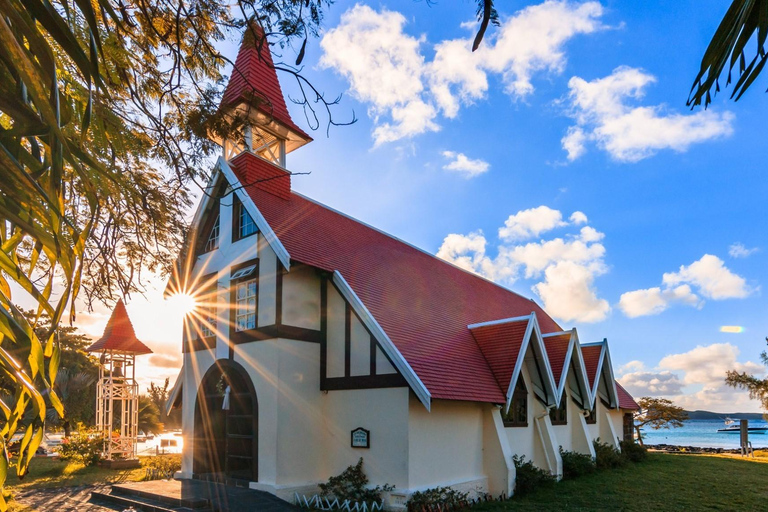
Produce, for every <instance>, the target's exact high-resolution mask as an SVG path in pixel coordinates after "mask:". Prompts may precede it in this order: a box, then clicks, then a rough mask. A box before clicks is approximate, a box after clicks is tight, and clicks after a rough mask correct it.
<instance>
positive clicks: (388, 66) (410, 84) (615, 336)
mask: <svg viewBox="0 0 768 512" xmlns="http://www.w3.org/2000/svg"><path fill="white" fill-rule="evenodd" d="M497 8H498V9H499V10H500V15H501V22H502V26H501V27H498V28H496V27H492V28H491V29H489V32H488V34H487V36H486V40H485V41H484V42H483V47H482V48H481V50H480V51H478V52H477V53H475V54H470V53H469V52H467V51H466V49H467V48H469V46H470V45H471V38H472V37H473V36H474V29H475V25H474V20H473V14H474V9H475V7H474V2H442V3H436V4H432V5H430V4H429V3H427V2H412V1H389V2H375V3H359V4H354V3H351V2H342V1H339V2H337V3H335V4H334V5H333V6H332V7H331V8H330V10H329V11H328V13H327V17H326V19H325V22H324V30H325V32H324V34H323V35H322V36H321V38H320V40H312V41H310V43H309V46H308V49H307V57H306V60H305V69H304V74H305V75H306V76H307V77H308V78H309V79H310V80H311V81H312V82H313V83H314V84H315V85H316V86H317V87H318V88H319V89H320V90H323V91H325V92H326V93H327V95H328V96H329V97H335V96H336V95H338V94H340V93H343V94H344V96H343V99H342V101H341V103H340V104H339V105H337V106H336V107H334V108H333V115H334V117H335V118H336V119H337V120H340V121H343V120H345V119H348V118H349V117H350V116H351V115H352V112H353V111H354V112H355V114H356V115H357V118H358V122H357V123H355V124H354V125H352V126H347V127H332V128H331V130H330V135H329V136H328V137H326V134H325V130H324V128H325V126H322V129H321V130H318V131H316V132H313V133H312V135H313V137H314V138H315V141H314V142H313V143H312V144H310V145H308V146H306V147H304V148H302V149H300V150H298V151H296V152H295V153H292V154H290V155H289V157H288V167H289V169H290V170H292V171H296V172H306V171H311V173H312V174H311V175H309V176H297V177H295V178H294V180H293V184H294V189H295V190H297V191H299V192H302V193H304V194H306V195H309V196H310V197H313V198H315V199H317V200H319V201H321V202H324V203H326V204H328V205H330V206H332V207H334V208H337V209H339V210H341V211H344V212H345V213H348V214H350V215H352V216H354V217H356V218H359V219H361V220H363V221H365V222H368V223H370V224H373V225H375V226H377V227H379V228H381V229H383V230H385V231H387V232H389V233H391V234H393V235H395V236H397V237H399V238H402V239H404V240H407V241H409V242H411V243H413V244H415V245H417V246H419V247H422V248H424V249H425V250H428V251H430V252H432V253H436V254H437V253H438V252H439V253H440V255H441V256H443V257H446V258H447V259H452V260H453V261H455V262H456V263H457V264H460V265H464V266H465V267H468V268H471V269H472V270H474V271H476V272H479V273H482V274H484V275H486V276H489V277H492V278H494V279H496V280H498V281H499V282H501V283H502V284H504V285H505V286H508V287H510V288H511V289H513V290H515V291H516V292H518V293H521V294H522V295H525V296H527V297H532V298H534V299H535V300H537V302H539V303H542V304H543V305H544V306H545V308H546V309H547V310H548V311H550V313H552V314H553V315H554V316H555V317H556V318H557V319H558V320H559V321H560V323H561V325H563V326H564V327H572V326H575V327H577V328H578V330H579V336H580V339H581V340H582V341H590V340H597V339H602V338H604V337H605V338H608V340H609V342H610V346H611V351H612V357H613V362H614V366H615V367H616V368H617V369H618V368H621V370H620V373H621V378H620V380H621V381H622V382H624V383H625V384H626V385H627V387H628V388H629V389H630V391H631V392H633V393H634V394H636V395H638V396H642V395H646V394H650V395H665V396H668V397H669V398H671V399H673V400H675V401H676V402H678V403H681V404H682V405H685V406H686V407H690V408H709V409H713V410H719V411H733V410H736V409H738V410H758V404H757V403H756V402H751V401H749V400H748V397H747V396H746V394H745V393H743V392H735V391H733V390H731V389H729V388H725V387H724V386H723V383H722V379H723V377H724V371H725V370H726V369H729V368H734V367H735V368H739V369H743V370H746V371H750V372H761V371H762V370H763V368H762V366H761V365H759V364H757V362H758V361H759V352H760V351H761V350H763V348H764V347H765V345H764V341H763V339H764V337H765V335H766V333H768V320H766V314H765V313H766V301H765V299H764V297H763V292H762V291H761V285H762V283H763V282H765V281H766V277H767V276H766V271H765V268H766V265H765V261H766V258H768V242H767V241H766V235H765V229H761V227H762V226H764V225H765V224H766V216H767V214H766V208H765V205H764V198H765V197H766V188H768V187H766V180H765V179H764V178H763V174H762V173H763V169H764V159H763V154H762V151H760V148H761V146H762V145H763V144H764V132H763V130H762V128H763V127H764V126H765V113H766V112H768V96H766V94H763V92H762V90H763V89H764V87H765V80H759V81H758V83H757V84H756V85H755V86H754V88H753V90H751V91H750V92H748V93H747V94H746V95H745V97H744V98H743V99H742V100H741V101H740V102H739V103H733V102H732V101H728V100H727V94H728V93H729V91H728V90H727V89H726V90H725V92H726V94H721V95H719V96H718V97H717V98H716V100H715V101H714V103H713V105H712V106H711V107H710V109H709V110H707V111H706V112H704V111H703V110H702V109H697V110H696V111H694V112H690V111H689V110H688V109H687V108H686V106H685V100H686V97H687V93H688V90H689V88H690V85H691V82H692V79H693V77H694V76H695V74H696V72H697V70H698V63H699V60H700V58H701V55H702V54H703V51H704V49H705V47H706V44H707V42H708V41H709V38H710V37H711V34H712V33H713V32H714V30H715V28H716V26H717V23H718V22H719V20H720V19H721V17H722V15H723V13H724V10H725V8H726V5H725V3H723V2H715V1H697V2H693V1H677V2H660V1H646V2H640V3H638V2H629V1H604V2H548V3H545V4H541V3H536V2H498V5H497ZM460 40H464V41H460ZM226 49H227V51H228V53H230V55H231V57H232V58H234V56H235V53H236V49H237V42H236V41H233V42H232V43H231V44H229V45H227V46H226ZM293 55H295V54H293V53H292V52H291V51H290V50H286V51H283V56H284V58H285V60H286V61H288V62H290V61H291V60H292V59H293V58H294V57H293ZM281 80H282V82H283V86H284V90H285V91H286V92H287V93H288V94H289V95H290V96H293V97H296V96H297V91H296V89H295V87H294V85H293V84H292V83H291V81H290V80H289V78H288V77H287V76H281ZM485 83H487V87H484V84H485ZM291 111H292V114H293V117H294V120H295V121H296V122H297V123H298V124H299V125H301V126H303V127H306V126H307V123H306V121H305V120H304V117H303V114H302V113H301V109H300V108H298V107H297V106H295V105H293V106H291ZM569 134H570V137H566V136H568V135H569ZM564 137H565V138H566V139H565V140H566V142H563V140H564ZM569 150H570V152H569ZM462 155H463V157H462ZM452 162H453V166H452V167H453V168H454V169H451V163H452ZM457 168H458V169H459V170H456V169H457ZM521 212H522V213H521ZM575 212H581V213H580V214H579V213H576V214H575V215H573V214H574V213H575ZM505 223H506V224H505ZM500 228H505V229H503V230H502V231H501V232H500ZM449 235H450V236H449ZM734 244H742V246H743V249H744V250H743V251H735V252H734V251H733V250H731V247H732V246H733V245H734ZM753 249H754V250H753ZM729 252H732V253H734V254H736V255H737V256H739V257H734V256H732V255H731V254H729ZM681 267H684V268H681ZM665 274H666V276H665ZM630 292H634V293H630ZM628 293H629V295H626V294H628ZM157 300H159V299H158V298H157V297H154V298H153V297H150V298H149V299H148V300H137V301H134V304H133V305H131V304H129V311H131V313H132V314H134V312H135V314H136V315H142V314H145V313H146V314H149V313H148V312H149V311H152V309H153V308H152V306H151V304H152V303H153V301H157ZM142 308H143V309H142ZM662 309H663V311H661V310H662ZM140 310H141V311H140ZM142 311H143V312H142ZM94 325H103V324H102V323H101V322H100V321H97V322H95V324H94ZM725 325H736V326H742V327H744V332H743V333H740V334H726V333H721V332H720V327H721V326H725ZM95 330H98V329H97V328H95ZM140 334H141V333H140ZM147 336H155V337H157V334H156V333H152V334H149V331H148V334H147ZM173 336H174V335H173V334H169V335H167V336H165V338H164V339H163V340H162V343H164V344H165V346H166V347H167V350H165V351H166V352H167V354H168V356H167V361H166V363H167V364H165V363H163V364H161V362H160V361H159V360H158V361H157V362H156V363H154V364H157V366H158V368H160V367H173V365H174V364H175V362H174V361H178V359H176V358H174V357H173V356H172V353H173V350H174V349H175V347H178V345H177V344H176V343H177V342H176V341H175V340H173V341H171V340H170V339H169V338H172V337H173ZM158 339H159V338H158ZM159 342H160V341H159ZM166 370H167V371H169V372H170V373H173V372H172V371H171V370H172V368H166Z"/></svg>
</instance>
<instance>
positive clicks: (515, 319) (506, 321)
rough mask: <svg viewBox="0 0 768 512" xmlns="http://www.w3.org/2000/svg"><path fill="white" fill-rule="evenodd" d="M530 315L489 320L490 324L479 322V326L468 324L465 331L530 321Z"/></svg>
mask: <svg viewBox="0 0 768 512" xmlns="http://www.w3.org/2000/svg"><path fill="white" fill-rule="evenodd" d="M530 318H531V315H524V316H516V317H513V318H502V319H501V320H491V321H490V322H480V323H479V324H469V325H468V326H467V329H477V328H479V327H490V326H492V325H501V324H511V323H514V322H522V321H523V320H530Z"/></svg>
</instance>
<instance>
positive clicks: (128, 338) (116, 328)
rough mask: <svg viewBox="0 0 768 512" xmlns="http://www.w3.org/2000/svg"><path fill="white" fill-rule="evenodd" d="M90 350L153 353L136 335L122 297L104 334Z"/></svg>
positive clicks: (139, 353) (88, 349) (138, 353)
mask: <svg viewBox="0 0 768 512" xmlns="http://www.w3.org/2000/svg"><path fill="white" fill-rule="evenodd" d="M86 350H87V351H88V352H98V351H101V350H115V351H118V352H133V353H134V354H136V355H141V354H151V353H152V351H151V350H150V349H149V347H147V346H146V345H145V344H144V343H142V342H141V341H139V339H138V338H137V337H136V332H135V331H134V330H133V324H131V319H130V318H128V311H126V309H125V304H123V301H122V299H121V300H118V301H117V305H115V310H114V311H112V316H110V317H109V322H107V327H106V328H104V335H103V336H102V337H101V339H100V340H98V341H97V342H96V343H94V344H93V345H91V346H90V347H88V348H87V349H86Z"/></svg>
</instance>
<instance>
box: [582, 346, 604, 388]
mask: <svg viewBox="0 0 768 512" xmlns="http://www.w3.org/2000/svg"><path fill="white" fill-rule="evenodd" d="M602 351H603V346H602V345H589V346H584V345H582V346H581V355H582V357H583V358H584V369H585V370H586V371H587V378H588V379H589V385H590V387H591V386H593V385H594V384H595V377H596V376H597V370H598V368H597V366H598V365H599V364H600V353H601V352H602ZM593 391H594V390H593Z"/></svg>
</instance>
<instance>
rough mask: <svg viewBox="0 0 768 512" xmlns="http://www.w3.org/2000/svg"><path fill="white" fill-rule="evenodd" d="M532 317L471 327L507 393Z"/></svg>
mask: <svg viewBox="0 0 768 512" xmlns="http://www.w3.org/2000/svg"><path fill="white" fill-rule="evenodd" d="M529 321H530V317H528V318H525V319H522V320H518V321H516V322H505V323H503V324H493V325H484V326H480V327H475V328H473V329H470V331H471V332H472V336H473V337H474V338H475V341H476V342H477V344H478V345H479V346H480V351H481V352H482V353H483V355H484V356H485V359H486V361H488V365H489V366H490V367H491V371H492V372H493V375H494V377H496V382H497V383H498V384H499V387H500V388H501V390H502V391H503V392H504V393H505V394H506V392H507V390H508V389H509V386H510V384H511V382H512V373H513V372H514V370H515V364H517V358H518V357H519V356H520V349H521V347H522V346H523V337H524V336H525V331H526V329H527V328H528V322H529Z"/></svg>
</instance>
